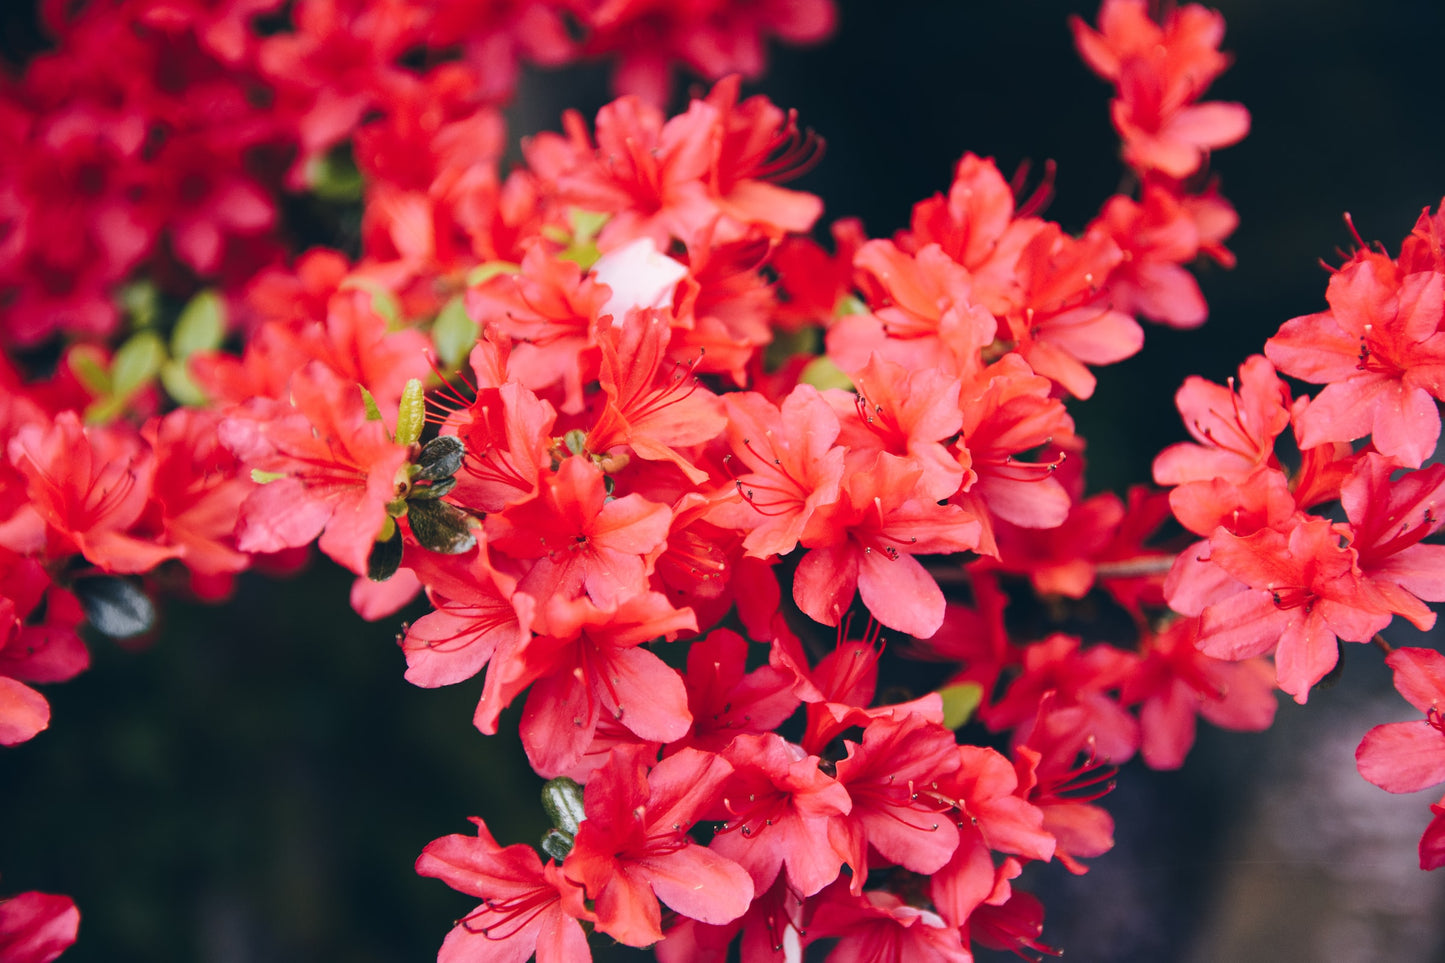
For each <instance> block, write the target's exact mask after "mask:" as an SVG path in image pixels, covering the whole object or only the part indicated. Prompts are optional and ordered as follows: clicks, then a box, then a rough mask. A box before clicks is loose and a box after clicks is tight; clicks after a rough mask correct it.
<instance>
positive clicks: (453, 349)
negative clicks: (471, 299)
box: [431, 295, 482, 368]
mask: <svg viewBox="0 0 1445 963" xmlns="http://www.w3.org/2000/svg"><path fill="white" fill-rule="evenodd" d="M481 333H482V326H481V325H480V324H477V322H475V321H473V320H472V319H471V317H470V316H469V315H468V314H467V307H466V304H465V302H464V301H463V300H462V296H461V295H457V296H456V297H454V298H452V299H451V300H450V301H448V302H447V303H446V306H445V307H443V308H442V310H441V313H440V314H438V315H437V319H436V321H434V322H433V323H432V328H431V339H432V343H433V344H435V345H436V349H437V357H439V358H441V361H442V364H444V365H446V366H447V367H448V368H460V367H461V366H462V362H464V361H466V360H467V355H469V354H470V353H471V350H472V348H473V347H474V346H475V345H476V343H477V337H478V336H479V335H480V334H481Z"/></svg>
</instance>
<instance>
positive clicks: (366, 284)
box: [339, 277, 401, 328]
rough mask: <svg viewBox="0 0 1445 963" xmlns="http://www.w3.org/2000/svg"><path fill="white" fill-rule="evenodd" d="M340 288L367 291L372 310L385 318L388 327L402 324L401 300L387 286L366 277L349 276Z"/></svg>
mask: <svg viewBox="0 0 1445 963" xmlns="http://www.w3.org/2000/svg"><path fill="white" fill-rule="evenodd" d="M339 290H342V291H348V290H349V291H365V292H366V293H367V294H370V295H371V310H373V311H375V312H376V313H377V314H379V315H380V316H381V317H382V318H383V319H385V321H386V324H387V327H390V328H396V327H398V326H399V325H400V324H401V302H400V301H398V300H397V299H396V295H395V294H392V293H391V292H390V291H388V290H387V289H386V288H384V287H382V286H381V285H380V284H377V283H376V282H375V281H371V280H368V279H366V278H358V277H349V278H347V279H346V280H345V281H342V282H341V285H340V288H339Z"/></svg>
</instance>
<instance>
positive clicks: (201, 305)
mask: <svg viewBox="0 0 1445 963" xmlns="http://www.w3.org/2000/svg"><path fill="white" fill-rule="evenodd" d="M225 337H226V305H225V302H223V301H222V300H221V298H220V295H218V294H217V293H216V292H215V291H212V290H210V289H209V288H208V289H206V290H205V291H202V292H201V293H200V294H197V295H196V296H195V297H193V298H191V300H190V301H189V302H188V303H187V304H186V306H185V307H184V308H182V309H181V316H180V318H179V319H177V321H176V329H175V330H174V331H172V332H171V357H173V358H177V359H179V360H182V361H184V360H185V359H186V358H189V357H190V356H191V355H192V354H194V353H195V352H197V351H214V350H215V349H216V348H219V347H220V346H221V342H222V341H223V340H225Z"/></svg>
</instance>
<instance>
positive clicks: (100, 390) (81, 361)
mask: <svg viewBox="0 0 1445 963" xmlns="http://www.w3.org/2000/svg"><path fill="white" fill-rule="evenodd" d="M65 363H66V364H68V365H70V370H71V371H72V372H74V373H75V377H76V378H77V379H78V380H79V381H80V383H81V384H83V385H85V387H86V390H87V391H89V392H91V393H92V394H96V395H108V394H110V388H111V381H110V370H109V367H108V366H107V364H106V358H105V353H104V352H103V351H101V350H100V348H97V347H96V346H95V345H92V344H77V345H76V346H74V347H73V348H71V349H70V350H69V351H67V352H66V353H65Z"/></svg>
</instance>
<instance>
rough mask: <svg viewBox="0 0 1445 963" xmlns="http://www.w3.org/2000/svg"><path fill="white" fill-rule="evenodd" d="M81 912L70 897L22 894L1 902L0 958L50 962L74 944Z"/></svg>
mask: <svg viewBox="0 0 1445 963" xmlns="http://www.w3.org/2000/svg"><path fill="white" fill-rule="evenodd" d="M79 928H80V911H79V910H78V909H76V908H75V903H74V902H72V901H71V899H70V897H69V896H56V895H53V894H51V893H36V892H29V893H21V894H19V895H18V896H12V897H10V898H9V899H5V900H0V959H3V960H5V963H50V961H51V960H53V959H55V958H56V957H58V956H60V954H61V953H64V952H65V950H66V948H68V947H69V946H70V945H71V944H72V943H74V942H75V934H76V931H77V930H78V929H79Z"/></svg>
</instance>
